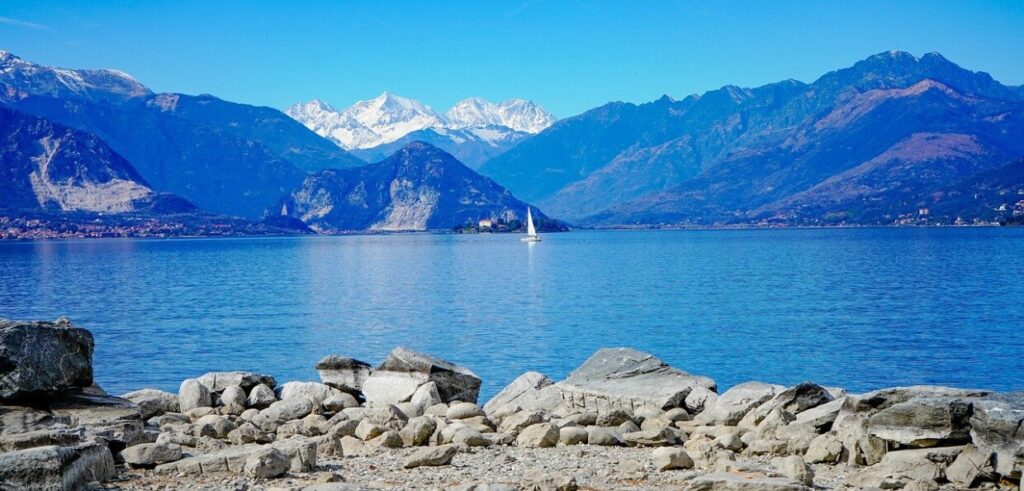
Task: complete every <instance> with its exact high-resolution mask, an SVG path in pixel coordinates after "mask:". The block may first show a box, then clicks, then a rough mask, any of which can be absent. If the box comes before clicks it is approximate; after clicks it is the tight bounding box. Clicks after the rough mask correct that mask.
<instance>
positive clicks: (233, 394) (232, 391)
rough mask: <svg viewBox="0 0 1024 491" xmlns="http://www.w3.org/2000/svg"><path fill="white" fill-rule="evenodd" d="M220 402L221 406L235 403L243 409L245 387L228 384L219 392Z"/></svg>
mask: <svg viewBox="0 0 1024 491" xmlns="http://www.w3.org/2000/svg"><path fill="white" fill-rule="evenodd" d="M220 404H221V405H222V406H229V405H235V406H238V407H241V408H243V409H244V408H245V389H243V388H242V386H241V385H229V386H228V387H227V388H225V389H224V392H221V394H220Z"/></svg>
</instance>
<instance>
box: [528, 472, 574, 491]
mask: <svg viewBox="0 0 1024 491" xmlns="http://www.w3.org/2000/svg"><path fill="white" fill-rule="evenodd" d="M519 489H520V490H521V491H576V490H577V489H579V487H578V486H577V484H576V477H575V476H572V475H567V474H558V473H546V472H544V471H542V470H540V469H532V470H529V471H527V472H526V473H525V474H524V475H523V479H522V481H520V482H519Z"/></svg>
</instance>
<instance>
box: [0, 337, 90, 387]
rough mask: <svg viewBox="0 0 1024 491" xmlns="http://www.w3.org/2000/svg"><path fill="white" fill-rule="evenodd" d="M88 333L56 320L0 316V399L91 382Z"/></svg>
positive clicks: (87, 384) (80, 385) (81, 385)
mask: <svg viewBox="0 0 1024 491" xmlns="http://www.w3.org/2000/svg"><path fill="white" fill-rule="evenodd" d="M93 345H94V344H93V338H92V333H90V332H89V331H87V330H85V329H82V328H80V327H75V326H73V325H71V322H70V321H68V320H67V319H66V318H64V317H62V318H60V319H57V321H56V322H21V321H10V320H4V319H0V401H3V400H12V399H16V398H22V397H32V396H35V395H39V394H43V393H54V392H61V391H65V390H68V389H71V388H76V387H79V388H86V387H89V386H90V385H92V350H93Z"/></svg>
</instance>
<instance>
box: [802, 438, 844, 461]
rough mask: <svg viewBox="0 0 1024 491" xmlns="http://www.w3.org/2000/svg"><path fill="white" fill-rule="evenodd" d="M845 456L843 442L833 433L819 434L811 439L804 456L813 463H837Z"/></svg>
mask: <svg viewBox="0 0 1024 491" xmlns="http://www.w3.org/2000/svg"><path fill="white" fill-rule="evenodd" d="M842 456H843V442H841V441H839V439H838V438H836V436H835V434H833V433H825V434H823V435H818V436H817V437H815V438H814V439H813V440H811V443H810V445H809V446H808V448H807V453H806V454H804V458H805V459H806V460H807V462H809V463H812V464H835V463H838V462H839V459H840V458H842Z"/></svg>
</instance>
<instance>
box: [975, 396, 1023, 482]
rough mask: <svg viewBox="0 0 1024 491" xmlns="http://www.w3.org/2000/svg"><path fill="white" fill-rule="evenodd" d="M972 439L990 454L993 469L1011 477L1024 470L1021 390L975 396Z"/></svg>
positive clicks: (1017, 476)
mask: <svg viewBox="0 0 1024 491" xmlns="http://www.w3.org/2000/svg"><path fill="white" fill-rule="evenodd" d="M972 402H973V405H974V413H973V415H972V416H971V419H970V423H971V440H972V441H973V442H974V445H975V446H977V447H978V449H980V450H982V451H984V452H985V453H989V454H992V456H993V459H992V460H993V467H994V468H995V471H996V472H998V473H1000V474H1002V475H1004V476H1011V477H1012V478H1014V479H1020V478H1021V472H1022V469H1024V392H1013V393H1008V394H998V395H991V396H987V397H982V398H978V399H974V400H973V401H972Z"/></svg>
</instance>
